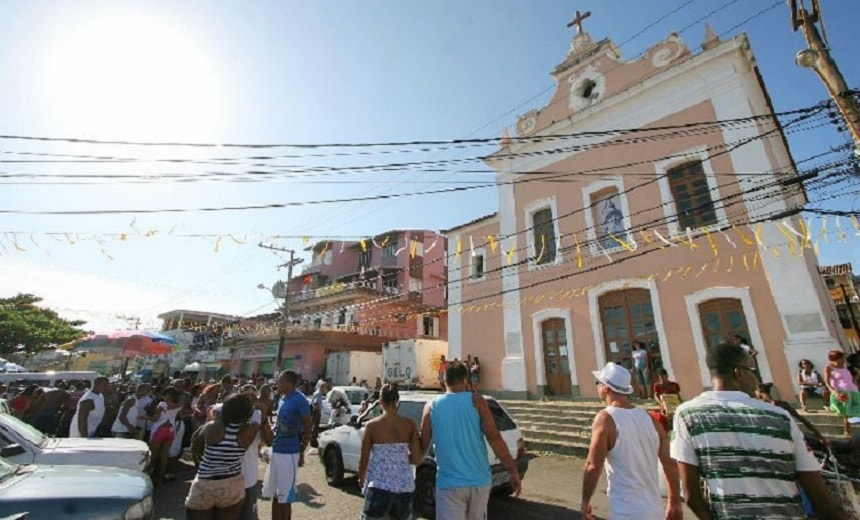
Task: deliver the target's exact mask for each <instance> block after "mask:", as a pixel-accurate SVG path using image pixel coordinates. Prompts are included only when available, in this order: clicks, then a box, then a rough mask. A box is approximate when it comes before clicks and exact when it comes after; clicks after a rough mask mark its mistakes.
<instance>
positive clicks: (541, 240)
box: [535, 235, 546, 262]
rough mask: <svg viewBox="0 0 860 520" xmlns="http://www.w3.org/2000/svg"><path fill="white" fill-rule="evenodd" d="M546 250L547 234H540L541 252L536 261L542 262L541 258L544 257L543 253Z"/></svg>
mask: <svg viewBox="0 0 860 520" xmlns="http://www.w3.org/2000/svg"><path fill="white" fill-rule="evenodd" d="M544 251H546V235H541V236H540V254H539V255H537V258H535V262H540V260H541V258H543V253H544Z"/></svg>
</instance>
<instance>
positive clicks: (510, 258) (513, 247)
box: [507, 238, 517, 265]
mask: <svg viewBox="0 0 860 520" xmlns="http://www.w3.org/2000/svg"><path fill="white" fill-rule="evenodd" d="M516 252H517V241H516V240H514V239H513V238H511V248H510V249H509V250H508V254H507V257H508V265H511V264H512V263H514V254H515V253H516Z"/></svg>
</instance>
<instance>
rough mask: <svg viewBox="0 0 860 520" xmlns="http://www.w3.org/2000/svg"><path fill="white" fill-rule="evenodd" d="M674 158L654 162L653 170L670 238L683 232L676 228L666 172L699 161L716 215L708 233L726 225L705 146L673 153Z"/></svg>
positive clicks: (723, 208)
mask: <svg viewBox="0 0 860 520" xmlns="http://www.w3.org/2000/svg"><path fill="white" fill-rule="evenodd" d="M672 155H673V156H674V157H672V158H671V159H665V160H663V161H656V162H655V163H654V169H655V170H656V171H657V175H658V179H657V184H658V185H659V187H660V198H661V199H662V201H663V215H665V217H666V222H667V224H666V225H667V227H668V228H669V234H670V235H672V236H675V235H678V234H679V233H683V232H684V231H685V230H683V229H679V228H678V211H677V208H676V207H675V198H674V197H673V196H672V188H671V186H670V185H669V176H668V175H667V172H668V171H669V170H671V169H672V168H675V167H676V166H681V165H682V164H685V163H688V162H692V161H701V163H702V170H703V171H704V172H705V179H706V180H707V181H708V190H709V191H710V193H711V201H712V202H713V204H714V212H715V213H716V217H717V222H716V223H715V224H713V225H711V226H707V229H708V231H717V230H719V229H723V228H724V227H725V226H727V225H728V223H729V220H728V217H727V216H726V208H725V207H724V206H723V202H722V197H721V196H720V189H719V184H718V183H717V178H716V175H714V168H713V166H712V165H711V160H710V159H709V156H708V149H707V148H706V147H705V146H697V147H695V148H691V149H689V150H684V151H682V152H678V153H673V154H672Z"/></svg>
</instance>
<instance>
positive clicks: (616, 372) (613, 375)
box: [591, 361, 633, 394]
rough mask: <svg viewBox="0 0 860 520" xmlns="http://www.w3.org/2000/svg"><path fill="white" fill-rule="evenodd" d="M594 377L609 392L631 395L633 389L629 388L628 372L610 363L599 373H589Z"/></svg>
mask: <svg viewBox="0 0 860 520" xmlns="http://www.w3.org/2000/svg"><path fill="white" fill-rule="evenodd" d="M591 373H592V374H594V377H595V378H597V380H598V381H599V382H601V383H603V384H604V385H606V386H607V387H608V388H609V389H610V390H612V391H613V392H615V393H618V394H632V393H633V387H632V386H630V371H628V370H627V369H626V368H624V367H622V366H621V365H616V364H615V363H613V362H612V361H610V362H609V363H607V364H606V366H605V367H603V368H602V369H600V370H599V371H593V372H591Z"/></svg>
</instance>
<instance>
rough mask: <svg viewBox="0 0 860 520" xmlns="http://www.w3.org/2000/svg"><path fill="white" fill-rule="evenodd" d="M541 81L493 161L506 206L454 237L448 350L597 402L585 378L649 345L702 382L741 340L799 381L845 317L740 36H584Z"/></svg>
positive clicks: (522, 385)
mask: <svg viewBox="0 0 860 520" xmlns="http://www.w3.org/2000/svg"><path fill="white" fill-rule="evenodd" d="M552 76H553V78H554V79H555V80H556V82H557V88H556V91H555V94H554V95H553V96H552V98H551V100H550V101H549V103H548V104H547V105H546V106H545V107H543V108H542V109H540V110H532V111H530V112H528V113H526V114H524V115H522V116H521V117H519V120H518V121H517V124H516V130H517V132H516V133H517V135H516V137H510V134H509V133H508V132H507V131H506V132H505V133H504V134H503V136H502V138H501V139H500V146H501V149H500V150H499V151H498V152H496V153H494V154H492V155H491V156H489V157H488V158H487V159H486V162H487V164H488V165H489V166H490V167H492V168H493V169H494V170H495V171H496V180H497V184H498V193H499V206H498V211H497V212H496V213H494V214H492V215H489V216H486V217H483V218H480V219H478V220H475V221H472V222H469V223H467V224H463V225H461V226H458V227H455V228H453V229H450V230H447V232H445V234H446V235H447V237H448V240H449V244H450V247H449V249H451V250H455V251H457V252H455V253H453V254H451V255H450V257H449V261H448V284H449V292H448V298H449V314H448V318H449V325H448V326H449V342H450V347H449V356H450V357H452V358H457V357H459V358H462V357H465V356H466V355H467V354H470V355H473V356H476V355H477V356H479V357H480V359H481V362H482V367H483V371H482V379H481V388H482V390H487V391H491V392H497V393H500V394H507V395H514V396H526V395H530V396H542V395H558V396H571V395H574V396H575V395H582V396H595V395H596V390H595V387H594V385H593V384H592V381H593V377H592V375H591V372H592V371H593V370H597V369H599V367H601V366H602V365H603V364H604V363H606V362H607V361H616V362H618V363H622V364H624V365H627V366H630V365H631V345H632V344H633V342H634V341H642V342H644V343H645V345H646V348H647V349H648V352H649V355H650V368H651V373H652V374H653V373H654V371H656V370H657V369H661V368H665V369H666V370H667V371H668V373H669V376H670V377H671V378H673V379H675V380H677V381H678V382H679V383H680V385H681V388H682V389H683V392H684V395H695V394H696V393H698V392H699V391H701V390H702V389H705V388H709V387H711V378H710V373H709V370H708V368H707V366H706V356H707V351H708V349H709V348H710V347H712V346H714V345H716V344H718V343H721V342H724V341H727V340H728V339H729V338H730V337H731V336H733V335H742V336H745V337H746V338H748V339H749V341H750V342H751V344H752V345H753V346H754V347H755V348H756V349H757V350H758V352H759V354H758V360H757V361H758V365H759V368H760V373H761V375H762V377H763V379H764V380H765V381H772V382H774V383H775V385H776V389H777V390H778V392H779V393H780V394H781V395H782V396H790V395H792V394H794V393H795V392H796V388H795V387H796V385H795V384H794V381H793V377H792V374H793V373H794V370H795V367H796V366H797V362H798V361H799V359H801V358H810V359H812V360H813V361H814V362H815V363H816V364H817V365H818V366H823V365H824V363H825V360H826V356H827V352H828V350H830V349H833V348H840V345H839V341H838V337H839V336H838V332H837V327H838V322H837V319H836V316H835V314H834V313H833V312H832V310H831V306H830V303H829V302H828V301H827V294H826V291H825V290H824V285H823V284H822V283H821V282H820V280H819V279H818V272H817V269H816V260H815V256H814V254H813V253H812V249H811V248H810V247H809V245H808V240H806V241H803V240H793V239H791V240H790V238H791V237H794V236H795V235H794V234H793V233H792V232H790V231H789V229H791V230H794V231H797V233H798V236H802V232H801V231H799V230H802V229H804V228H803V226H802V224H803V223H802V222H801V221H800V220H799V219H797V218H794V217H792V215H794V214H796V213H797V212H798V211H799V209H801V208H802V207H803V206H804V204H805V203H806V199H805V193H804V192H803V190H802V188H801V187H800V181H799V179H798V176H797V173H796V171H795V169H794V162H793V160H792V157H791V155H790V153H789V150H788V145H787V142H786V140H785V138H784V136H783V133H782V125H781V124H780V122H779V121H778V120H777V117H776V116H775V115H774V110H773V107H772V106H771V104H770V100H769V97H768V94H767V91H766V90H765V87H764V82H763V79H762V77H761V75H760V74H759V70H758V67H757V65H756V61H755V58H754V57H753V53H752V50H751V48H750V43H749V40H748V39H747V38H746V36H743V35H742V36H738V37H735V38H733V39H731V40H728V41H721V40H720V39H719V38H718V37H717V36H716V35H715V34H714V33H713V32H712V31H710V29H707V30H706V38H705V41H704V42H703V44H702V49H701V51H698V50H691V49H690V48H688V47H687V45H686V44H685V43H684V42H683V41H682V40H681V38H680V37H679V36H678V35H676V34H673V35H670V36H669V38H667V39H666V40H664V41H661V42H659V43H657V44H656V45H654V46H652V47H651V48H650V49H648V50H647V51H645V52H644V53H643V54H642V55H641V56H640V57H638V58H637V59H635V60H632V61H625V60H622V59H621V53H620V52H619V50H618V49H617V48H616V46H615V45H614V44H613V42H612V41H611V40H610V39H603V40H600V41H593V40H592V39H591V37H590V36H589V35H588V33H585V32H581V33H580V34H578V35H577V36H575V37H574V39H573V43H572V45H571V49H570V51H569V52H568V54H567V56H566V57H565V59H564V61H563V62H562V63H561V64H559V65H558V66H557V67H556V68H555V70H554V71H553V72H552ZM810 113H812V112H810ZM798 117H801V116H798ZM786 225H787V226H788V227H786ZM804 242H806V243H804ZM789 243H790V244H791V245H792V246H793V249H792V248H790V247H789V246H788V245H787V244H789ZM455 244H459V245H458V246H455Z"/></svg>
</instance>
